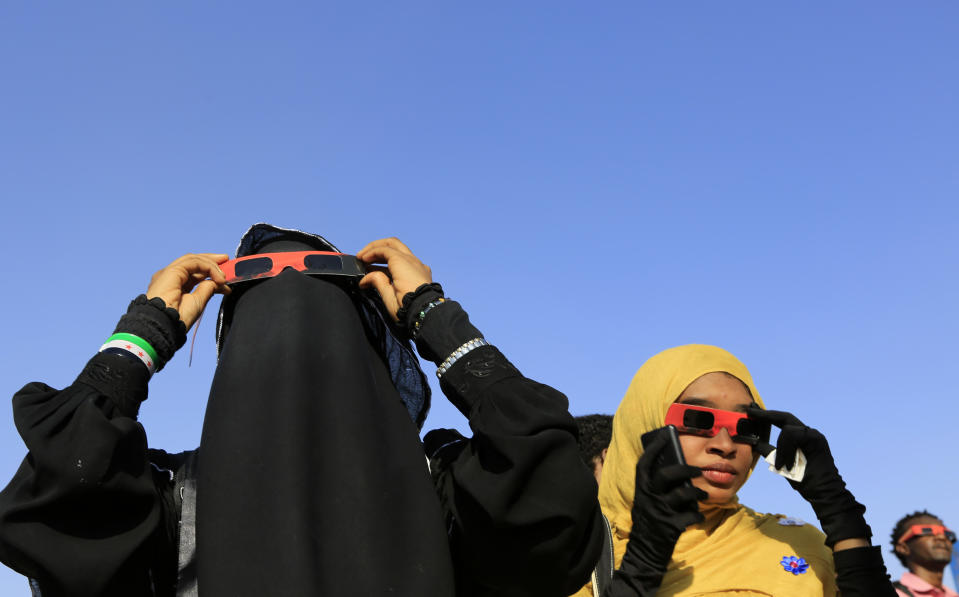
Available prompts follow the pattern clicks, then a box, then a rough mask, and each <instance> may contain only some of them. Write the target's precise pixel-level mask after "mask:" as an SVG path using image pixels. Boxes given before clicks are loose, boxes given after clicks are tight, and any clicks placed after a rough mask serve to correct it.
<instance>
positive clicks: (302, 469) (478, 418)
mask: <svg viewBox="0 0 959 597" xmlns="http://www.w3.org/2000/svg"><path fill="white" fill-rule="evenodd" d="M300 252H327V253H329V252H338V251H337V249H336V248H335V247H334V246H333V245H332V244H330V243H329V242H328V241H326V240H325V239H323V238H322V237H320V236H317V235H312V234H307V233H304V232H300V231H296V230H289V229H282V228H276V227H273V226H270V225H267V224H257V225H254V226H253V227H252V228H250V229H249V230H248V231H247V233H246V234H244V236H243V238H242V239H241V241H240V246H239V248H238V249H237V256H238V257H244V256H252V257H251V259H250V260H249V261H245V262H243V264H244V265H243V268H242V269H244V271H249V270H251V269H256V268H254V267H253V266H257V267H259V266H263V267H265V270H264V271H260V272H259V273H260V274H262V276H263V277H262V278H257V279H255V280H247V281H236V282H235V283H233V282H230V279H228V278H227V276H226V274H225V273H224V271H225V270H224V269H221V266H222V267H223V268H227V269H228V265H227V264H226V263H225V262H226V261H227V259H228V257H227V255H225V254H212V253H198V254H191V255H185V256H183V257H181V258H179V259H177V260H175V261H173V262H172V263H171V264H170V265H169V266H167V267H166V268H164V269H162V270H160V271H159V272H157V273H156V274H155V275H154V276H153V278H152V279H151V281H150V284H149V286H148V288H147V291H146V294H145V295H140V296H139V297H137V298H136V299H135V300H134V301H133V302H132V303H131V304H130V306H129V308H128V310H127V312H126V314H125V315H123V316H122V317H121V318H120V321H119V323H118V324H117V327H116V329H115V331H114V335H113V336H110V337H109V338H108V340H107V342H105V343H104V344H103V346H102V347H101V350H100V351H99V352H98V353H96V354H95V355H94V356H93V357H92V358H91V359H90V361H89V362H88V363H87V365H86V367H85V368H84V369H83V371H82V372H81V373H80V375H79V376H78V377H77V379H76V381H75V382H74V383H73V384H71V385H70V386H68V387H66V388H64V389H62V390H58V389H55V388H52V387H50V386H48V385H46V384H43V383H40V382H34V383H30V384H27V385H26V386H24V387H23V389H21V390H20V391H19V392H17V394H16V395H15V396H14V399H13V409H14V419H15V421H16V425H17V429H18V431H19V432H20V435H21V436H22V438H23V440H24V442H25V443H26V446H27V449H28V450H29V452H28V454H27V456H26V458H25V459H24V460H23V463H22V465H21V467H20V469H19V470H18V471H17V473H16V474H15V476H14V478H13V480H12V481H11V482H10V483H9V484H8V485H7V487H6V488H5V489H4V490H3V491H2V492H0V560H2V561H3V563H4V564H6V565H7V566H9V567H11V568H13V569H14V570H17V571H19V572H20V573H22V574H24V575H26V576H28V577H30V578H32V579H33V581H32V585H33V589H34V592H35V595H40V594H42V595H43V596H44V597H59V596H70V597H93V596H98V597H106V596H110V597H113V596H116V597H120V596H122V597H146V596H149V597H157V596H161V597H171V596H174V595H176V596H177V597H186V596H191V597H195V596H197V595H202V597H243V596H255V597H262V596H263V595H296V596H297V597H315V596H326V595H364V596H366V595H395V596H397V597H425V596H429V597H454V596H455V597H467V596H469V597H472V596H477V597H479V596H489V595H503V596H513V595H517V596H518V595H523V596H528V595H535V596H542V597H560V596H565V595H567V594H568V593H570V592H572V591H574V590H575V589H576V587H578V586H579V585H580V584H582V582H584V581H585V579H586V578H588V576H589V571H590V569H591V568H592V566H593V562H594V561H595V559H596V558H597V557H598V554H599V550H600V548H601V546H602V533H603V531H602V529H601V527H602V525H603V522H602V516H601V514H600V511H599V506H598V504H597V502H596V484H595V482H594V481H593V479H592V477H591V476H590V474H589V471H588V470H587V469H586V467H585V466H583V465H582V463H580V461H579V452H578V450H577V446H576V423H575V421H574V420H573V417H572V416H571V415H570V413H569V411H568V403H567V400H566V397H565V396H563V395H562V394H561V393H559V392H558V391H556V390H555V389H553V388H551V387H549V386H546V385H543V384H539V383H536V382H534V381H532V380H530V379H527V378H526V377H524V376H523V375H522V374H521V373H520V372H519V371H518V370H517V369H516V368H515V367H514V366H513V365H512V364H511V363H510V362H509V361H508V360H507V359H506V357H505V356H503V354H502V353H500V352H499V351H498V350H497V349H496V348H495V347H494V346H492V345H491V344H490V343H489V342H487V341H486V340H485V339H484V338H483V335H482V334H481V333H480V332H479V330H478V329H476V328H475V327H474V326H473V324H472V323H471V322H470V320H469V317H468V316H467V314H466V312H465V311H464V310H463V308H462V307H461V306H460V305H459V303H457V302H456V301H453V300H448V299H447V297H445V296H444V293H443V290H442V288H441V287H440V286H439V284H436V283H434V282H433V280H432V274H431V271H430V268H429V267H427V266H426V265H424V264H423V263H422V262H421V261H420V260H419V259H417V258H416V256H414V255H413V253H412V252H411V251H410V250H409V248H407V247H406V245H404V244H403V243H401V242H400V241H398V240H397V239H383V240H378V241H374V242H372V243H370V244H369V245H367V246H366V247H365V248H363V249H362V250H360V251H359V252H358V254H357V255H356V259H358V260H359V261H361V262H363V263H364V264H366V265H367V266H368V267H369V269H370V270H371V271H369V273H366V274H365V276H364V275H363V273H362V272H363V271H364V270H365V269H366V268H363V267H359V266H358V265H357V262H356V260H355V259H353V258H352V257H350V256H341V257H339V258H334V259H333V260H332V261H333V262H338V263H339V264H340V266H342V267H345V266H344V265H343V264H345V263H347V262H349V263H352V264H354V266H356V269H357V270H359V271H360V273H359V274H358V275H356V276H354V277H350V276H346V277H342V276H340V277H336V276H328V275H326V274H328V273H329V272H330V271H333V272H335V271H336V268H337V267H339V266H336V263H331V261H330V260H329V259H327V258H326V257H324V255H322V254H319V255H313V256H314V257H316V260H315V261H316V265H315V271H316V273H315V274H314V273H311V272H313V271H314V269H311V268H313V267H314V266H312V265H309V264H310V263H312V262H311V261H310V260H308V259H307V257H305V256H300V257H296V258H294V257H293V256H292V254H293V253H297V254H299V253H300ZM327 257H328V255H327ZM348 257H349V259H347V258H348ZM350 260H352V261H350ZM231 267H233V268H234V269H233V270H232V271H233V272H234V274H236V275H237V276H239V272H240V269H241V267H240V262H233V263H232V266H231ZM359 276H363V277H362V279H360V278H359ZM228 282H230V283H233V284H234V285H233V286H229V285H228ZM215 292H221V293H224V294H226V296H225V297H224V300H223V303H222V305H221V310H220V318H219V320H218V323H217V347H218V355H219V359H218V362H217V367H216V371H215V374H214V377H213V383H212V387H211V388H210V390H209V397H208V400H207V410H206V415H205V418H204V422H203V432H202V435H201V438H200V446H201V447H200V449H198V450H195V451H189V452H185V453H180V454H168V453H166V452H163V451H162V450H155V449H150V448H148V443H147V436H146V432H145V431H144V428H143V426H142V425H141V423H140V422H139V421H138V418H137V415H138V410H139V406H140V403H141V402H142V401H144V400H146V399H147V389H148V381H149V380H150V378H151V376H152V375H153V374H154V372H156V371H159V370H161V369H162V368H163V365H164V364H165V363H167V362H168V361H169V360H170V358H172V357H173V355H174V353H175V351H176V350H177V349H179V348H180V347H181V346H182V345H183V343H184V341H185V339H186V332H187V330H188V329H189V328H190V327H191V326H192V325H193V324H194V323H195V322H196V320H197V318H198V317H199V315H200V313H201V312H202V311H203V309H204V307H205V306H206V304H207V301H208V300H209V299H210V298H211V297H212V295H213V294H214V293H215ZM58 315H59V316H61V317H62V319H63V320H64V325H65V326H69V320H70V318H71V317H82V316H83V310H82V301H81V300H80V299H78V298H76V296H67V295H65V296H64V300H63V313H60V314H58ZM46 319H47V320H49V321H52V320H54V319H56V317H55V316H54V315H48V316H47V317H46ZM66 329H69V328H68V327H67V328H66ZM411 338H412V339H413V340H414V341H415V345H416V348H417V350H418V352H419V354H420V355H421V356H423V357H424V358H425V359H428V360H430V361H432V362H434V363H435V364H436V365H437V370H436V372H437V375H438V377H439V381H440V387H441V388H442V389H443V391H444V393H445V394H446V396H447V398H449V400H450V401H451V402H452V403H453V404H454V405H455V406H456V407H457V408H458V409H459V410H460V412H462V413H463V415H464V416H465V417H467V418H468V420H469V425H470V428H471V429H472V430H473V436H472V437H471V438H465V437H463V436H461V435H459V434H458V433H456V432H454V431H450V430H440V431H433V432H431V433H429V434H427V436H426V437H425V438H424V442H423V443H421V442H420V439H419V429H420V426H421V425H422V424H423V421H424V419H425V417H426V412H427V410H428V407H429V386H428V385H427V383H426V379H425V376H424V374H423V372H422V370H421V369H420V367H419V364H418V362H417V359H416V356H415V354H414V353H413V348H412V345H411V343H410V339H411ZM59 356H60V357H62V356H63V355H59ZM197 390H198V391H197V396H196V398H197V399H201V398H202V397H205V396H206V394H207V392H206V391H204V390H201V389H200V388H198V389H197ZM152 398H153V400H160V401H162V400H163V397H162V396H152ZM424 445H425V452H426V455H427V457H428V459H429V467H428V466H427V460H426V459H425V458H424Z"/></svg>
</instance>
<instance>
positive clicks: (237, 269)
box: [234, 257, 273, 278]
mask: <svg viewBox="0 0 959 597" xmlns="http://www.w3.org/2000/svg"><path fill="white" fill-rule="evenodd" d="M271 269H273V260H272V259H270V258H269V257H257V258H256V259H247V260H245V261H237V262H236V265H235V266H234V273H235V275H236V277H237V278H244V277H246V276H256V275H258V274H265V273H266V272H268V271H270V270H271Z"/></svg>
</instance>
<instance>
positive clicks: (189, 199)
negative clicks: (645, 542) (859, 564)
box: [0, 0, 959, 595]
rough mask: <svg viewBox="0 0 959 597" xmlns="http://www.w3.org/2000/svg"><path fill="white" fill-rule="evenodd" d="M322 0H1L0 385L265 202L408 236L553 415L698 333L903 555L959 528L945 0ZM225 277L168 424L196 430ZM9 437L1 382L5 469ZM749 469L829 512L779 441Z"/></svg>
mask: <svg viewBox="0 0 959 597" xmlns="http://www.w3.org/2000/svg"><path fill="white" fill-rule="evenodd" d="M317 4H318V3H306V2H303V3H295V2H272V3H269V7H267V6H266V5H265V4H264V3H250V2H236V1H230V2H226V1H209V2H132V3H131V2H111V3H103V2H75V3H61V4H57V3H32V2H29V3H28V2H7V3H4V4H3V6H2V7H0V55H2V59H0V81H2V83H0V85H2V88H0V89H2V92H0V112H2V114H3V118H2V121H0V122H2V124H0V198H2V201H3V210H2V213H3V222H4V224H5V226H6V230H5V233H4V234H3V235H2V236H0V254H2V255H3V263H4V274H5V275H4V281H3V288H4V292H2V293H0V310H2V312H3V313H4V314H5V315H6V320H7V323H6V326H5V332H4V335H5V339H6V342H5V348H4V349H3V358H2V359H0V383H2V387H0V393H2V394H5V395H8V396H10V395H12V394H13V393H14V392H15V391H17V389H19V388H20V387H21V386H22V385H23V384H24V383H26V382H29V381H32V380H43V381H46V382H47V383H49V384H51V385H53V386H56V387H62V386H65V385H68V384H69V383H70V382H71V381H72V380H73V379H74V377H75V376H76V374H77V373H78V372H79V371H80V369H81V368H82V367H83V365H84V363H85V362H86V360H87V359H88V358H89V357H90V356H91V355H92V354H93V353H94V352H95V351H96V350H97V348H98V347H99V346H100V344H101V343H102V342H103V340H104V339H105V338H106V337H107V336H108V335H109V334H110V332H111V331H112V329H113V326H114V325H115V323H116V320H117V318H118V317H119V316H120V314H121V313H122V312H123V311H124V310H125V308H126V305H127V303H128V302H129V300H130V299H131V298H133V297H134V296H135V295H137V294H138V293H141V292H143V291H144V290H145V289H146V286H147V283H148V281H149V279H150V276H151V275H152V274H153V272H155V271H156V270H158V269H160V268H161V267H163V266H164V265H166V264H167V263H169V262H170V261H172V260H173V259H174V258H176V257H178V256H179V255H181V254H183V253H187V252H199V251H209V252H229V253H232V252H233V250H234V249H235V247H236V243H237V241H238V240H239V237H240V235H241V234H242V233H243V232H244V230H246V228H247V227H248V226H249V225H250V224H252V223H254V222H258V221H267V222H270V223H273V224H276V225H279V226H285V227H294V228H301V229H303V230H307V231H311V232H316V233H319V234H322V235H324V236H326V237H327V238H329V239H330V240H331V241H332V242H334V243H335V244H337V245H338V246H339V247H340V248H341V249H342V250H344V251H346V252H355V251H356V250H358V249H359V248H361V247H362V246H363V245H364V244H366V243H367V242H368V241H370V240H373V239H376V238H381V237H385V236H394V235H395V236H398V237H399V238H401V239H402V240H404V241H405V242H406V243H407V244H408V245H410V247H412V249H413V250H414V252H416V253H417V255H418V256H420V257H421V258H422V259H423V260H424V261H425V262H426V263H428V264H429V265H431V266H432V268H433V273H434V277H435V279H436V280H437V281H440V282H442V283H443V285H444V287H445V288H446V290H447V293H448V295H449V296H451V297H453V298H456V299H458V300H460V301H461V302H462V303H463V304H464V306H465V307H466V308H467V310H468V311H469V312H470V315H471V317H472V319H473V320H474V322H475V323H476V324H477V326H478V327H479V328H480V329H481V330H483V332H484V333H485V335H486V336H487V338H488V339H489V340H490V341H491V342H492V343H494V344H496V345H497V346H498V347H500V349H501V350H502V351H503V352H504V353H505V354H506V355H507V356H508V357H510V359H511V360H512V361H513V362H514V363H515V364H516V365H517V366H518V367H519V368H520V370H522V371H523V372H524V373H525V374H526V375H528V376H530V377H532V378H535V379H537V380H539V381H542V382H544V383H547V384H550V385H553V386H555V387H556V388H559V389H560V390H562V391H563V392H565V393H566V395H567V396H568V397H569V400H570V409H571V411H572V412H573V413H574V414H585V413H592V412H613V411H614V410H615V409H616V406H617V404H618V403H619V400H620V399H621V398H622V396H623V393H624V391H625V389H626V387H627V385H628V384H629V381H630V379H631V378H632V375H633V374H634V372H635V371H636V369H637V368H638V367H639V366H640V365H641V364H642V363H643V361H645V360H646V359H647V358H649V357H650V356H652V355H653V354H655V353H657V352H659V351H660V350H663V349H665V348H668V347H671V346H675V345H678V344H685V343H690V342H701V343H710V344H717V345H720V346H723V347H725V348H727V349H729V350H730V351H732V352H733V353H734V354H736V355H737V356H739V357H740V358H741V359H742V360H743V361H744V362H745V363H746V365H747V366H748V367H749V368H750V370H751V371H752V373H753V376H754V378H755V381H756V384H757V386H758V388H759V390H760V393H761V394H762V396H763V398H764V399H765V401H766V403H767V405H768V406H769V407H770V408H775V409H783V410H791V411H793V412H794V413H796V414H797V415H798V416H799V417H800V418H802V419H803V420H804V421H805V422H807V423H808V424H810V425H812V426H815V427H817V428H819V429H820V430H822V431H823V432H824V433H825V434H826V436H827V437H828V438H829V440H830V444H831V446H832V449H833V452H834V454H835V456H836V459H837V462H838V465H839V469H840V471H841V472H842V474H843V476H844V477H845V479H846V480H847V482H848V484H849V486H850V488H851V489H852V491H853V492H854V493H855V495H856V497H857V498H858V499H859V500H860V501H861V502H863V503H865V504H866V505H867V506H868V511H867V519H868V521H869V523H870V524H871V525H872V528H873V532H874V542H877V543H882V544H883V545H884V550H885V551H886V552H887V556H886V563H887V566H888V567H889V569H890V572H892V574H893V575H894V576H898V575H899V574H900V573H901V571H902V569H901V568H900V566H899V564H898V562H897V561H896V560H895V558H893V557H892V556H891V555H889V554H888V541H889V539H888V537H889V533H890V531H891V528H892V525H893V524H894V522H895V521H896V520H897V519H898V518H899V517H900V516H902V515H903V514H905V513H907V512H911V511H913V510H916V509H922V508H927V509H929V510H931V511H933V512H934V513H936V514H938V515H939V516H941V517H943V518H944V519H945V521H946V523H947V524H951V525H952V526H953V528H955V527H957V526H959V507H957V500H956V495H957V494H959V480H957V474H956V464H955V462H956V428H957V426H956V421H957V419H959V407H957V406H956V399H957V386H956V381H955V380H956V371H957V361H959V349H957V345H956V338H957V336H959V317H957V314H956V305H957V304H959V285H957V282H956V279H957V258H959V250H957V248H956V237H957V234H956V222H957V217H959V207H957V204H956V196H957V191H959V167H957V166H959V159H957V158H959V145H957V144H959V141H957V139H959V110H957V105H959V76H957V75H959V73H957V66H956V65H957V57H959V2H955V1H953V0H948V1H946V0H941V1H932V0H930V1H922V2H910V3H902V2H886V1H876V0H870V1H868V2H866V1H846V2H840V3H829V4H827V3H817V4H816V5H815V6H810V5H808V4H803V5H802V6H800V5H798V4H792V5H791V4H787V3H781V2H758V1H757V2H671V3H651V2H604V3H595V2H593V3H572V2H562V1H559V2H557V1H551V2H525V3H516V2H508V3H507V2H493V3H489V2H486V3H482V6H478V5H477V6H466V5H464V4H462V3H440V2H432V3H428V2H412V3H409V2H407V3H373V2H366V3H349V4H347V3H342V4H341V5H333V4H323V5H320V6H317ZM218 304H219V303H218V299H215V301H214V303H213V304H212V305H211V306H212V310H208V314H207V316H206V317H205V318H204V319H203V321H202V322H201V324H200V329H199V335H198V337H197V340H196V346H195V348H194V353H193V363H192V366H188V354H187V353H188V348H184V349H183V350H181V351H180V354H178V355H177V357H176V358H175V359H174V360H173V361H172V362H171V363H170V364H169V365H168V367H167V368H166V369H165V370H164V371H162V372H161V373H159V374H158V375H157V376H156V377H155V378H154V379H153V380H152V381H151V388H150V399H149V400H148V401H147V402H146V403H145V404H144V406H143V408H142V410H141V417H140V419H141V421H142V422H143V424H144V426H145V427H146V429H147V432H148V436H149V440H150V443H151V445H153V446H155V447H161V448H165V449H168V450H181V449H188V448H193V447H195V445H196V444H197V442H198V439H199V435H200V429H201V425H202V420H203V413H204V407H205V402H206V397H207V392H208V388H209V384H210V381H211V378H212V373H213V369H214V365H215V347H214V344H213V335H214V322H215V317H214V315H215V308H216V306H217V305H218ZM427 370H428V371H429V373H430V375H431V376H432V371H433V370H434V368H433V366H432V365H430V364H427ZM434 392H435V395H434V406H433V411H432V414H431V416H430V418H429V420H428V421H427V425H426V427H427V428H435V427H457V428H459V429H461V430H463V431H464V432H467V433H468V426H467V422H466V421H465V420H464V419H463V418H462V417H461V416H460V415H459V414H458V413H457V412H456V411H455V410H454V409H453V408H452V407H451V406H450V405H449V404H448V403H447V402H446V401H445V399H444V398H443V396H442V395H441V394H440V392H439V389H438V387H436V386H435V385H434ZM357 440H358V441H362V435H361V434H358V437H357ZM24 451H25V448H24V446H23V443H22V441H21V440H20V438H19V436H18V434H17V432H16V430H15V428H14V425H13V421H12V417H11V414H10V411H9V409H6V408H5V409H0V479H8V478H9V477H11V476H12V475H13V473H14V471H15V470H16V468H17V466H18V463H19V461H20V459H21V458H22V457H23V455H24ZM343 458H344V462H347V461H348V455H343ZM741 498H742V500H743V502H745V503H746V504H749V505H751V506H752V507H754V508H756V509H759V510H762V511H771V512H781V513H785V514H790V515H794V516H799V517H801V518H804V519H806V520H810V521H815V517H814V515H813V513H812V510H811V509H810V508H809V507H808V506H807V505H806V503H805V502H804V501H802V499H801V498H800V497H799V496H798V494H796V493H795V492H794V491H793V490H792V489H791V488H790V487H789V486H788V484H787V483H786V482H785V480H783V479H781V478H779V477H776V476H775V475H772V474H769V473H767V472H765V471H757V473H756V474H755V475H754V476H753V478H752V479H751V480H750V482H749V483H748V484H747V485H746V487H745V489H744V490H743V492H742V494H741ZM0 594H2V595H27V594H29V591H28V590H27V588H26V584H25V582H24V581H23V579H22V578H20V577H19V576H18V575H16V574H15V573H13V572H12V571H10V570H9V569H6V568H4V567H0Z"/></svg>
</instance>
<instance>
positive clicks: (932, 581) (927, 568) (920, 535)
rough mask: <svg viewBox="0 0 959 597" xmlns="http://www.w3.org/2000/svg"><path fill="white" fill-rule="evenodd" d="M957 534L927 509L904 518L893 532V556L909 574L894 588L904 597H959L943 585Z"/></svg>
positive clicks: (896, 583)
mask: <svg viewBox="0 0 959 597" xmlns="http://www.w3.org/2000/svg"><path fill="white" fill-rule="evenodd" d="M955 542H956V534H955V532H953V531H951V530H950V529H948V528H946V525H944V524H943V522H942V520H941V519H940V518H939V517H938V516H935V515H934V514H930V513H929V512H926V511H925V510H921V511H919V512H913V513H912V514H907V515H906V516H904V517H902V518H901V519H900V520H899V522H897V523H896V526H895V527H894V528H893V530H892V553H893V554H895V556H896V557H897V558H898V559H899V561H900V562H901V563H902V565H903V566H905V567H906V568H907V569H908V570H909V572H906V573H904V574H903V575H902V577H901V578H900V579H899V580H898V581H896V582H895V583H893V584H894V586H895V587H896V591H898V593H899V595H901V596H902V597H959V595H957V594H956V592H955V591H951V590H949V589H948V588H946V587H944V586H943V584H942V576H943V572H944V571H945V569H946V566H948V565H949V562H950V561H951V560H952V550H953V545H954V544H955Z"/></svg>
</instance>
